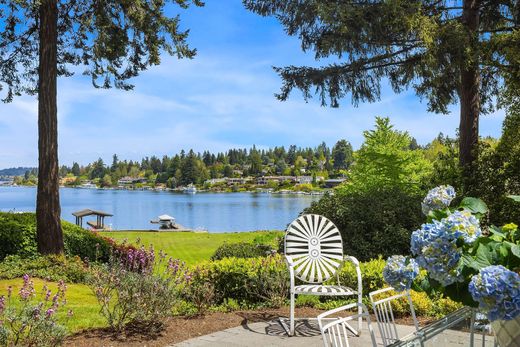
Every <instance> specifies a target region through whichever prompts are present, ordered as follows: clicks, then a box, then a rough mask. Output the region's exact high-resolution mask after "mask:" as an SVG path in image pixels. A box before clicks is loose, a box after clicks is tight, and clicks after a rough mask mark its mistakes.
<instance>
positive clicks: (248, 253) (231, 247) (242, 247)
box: [211, 242, 273, 260]
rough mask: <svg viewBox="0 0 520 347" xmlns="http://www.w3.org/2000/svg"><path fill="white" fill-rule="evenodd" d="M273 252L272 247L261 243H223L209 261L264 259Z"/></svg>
mask: <svg viewBox="0 0 520 347" xmlns="http://www.w3.org/2000/svg"><path fill="white" fill-rule="evenodd" d="M272 252H273V250H272V247H271V246H269V245H265V244H262V243H251V242H237V243H227V242H225V243H223V244H222V245H221V246H220V247H219V248H217V250H216V251H215V253H214V254H213V255H212V256H211V260H222V259H224V258H231V257H234V258H257V257H265V256H267V255H269V254H271V253H272Z"/></svg>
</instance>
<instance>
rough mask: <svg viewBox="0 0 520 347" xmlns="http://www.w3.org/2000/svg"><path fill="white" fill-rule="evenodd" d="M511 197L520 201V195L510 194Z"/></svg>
mask: <svg viewBox="0 0 520 347" xmlns="http://www.w3.org/2000/svg"><path fill="white" fill-rule="evenodd" d="M507 197H508V198H509V199H513V200H514V201H516V202H520V195H508V196H507Z"/></svg>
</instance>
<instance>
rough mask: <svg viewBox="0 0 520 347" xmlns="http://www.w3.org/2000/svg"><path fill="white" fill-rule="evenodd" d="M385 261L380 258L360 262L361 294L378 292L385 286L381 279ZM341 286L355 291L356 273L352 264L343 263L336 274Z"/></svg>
mask: <svg viewBox="0 0 520 347" xmlns="http://www.w3.org/2000/svg"><path fill="white" fill-rule="evenodd" d="M385 265H386V261H385V260H384V259H382V258H381V257H379V258H377V259H372V260H370V261H367V262H360V264H359V267H360V270H361V279H362V281H361V282H362V284H363V294H364V295H368V293H369V292H372V291H374V290H378V289H381V288H384V287H386V286H387V284H386V282H385V280H384V279H383V268H384V267H385ZM338 277H339V281H340V283H341V285H344V286H347V287H350V288H352V289H354V290H357V273H356V268H355V266H354V264H352V263H351V262H345V265H344V266H343V267H342V268H341V270H340V271H339V273H338Z"/></svg>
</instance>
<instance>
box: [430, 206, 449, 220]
mask: <svg viewBox="0 0 520 347" xmlns="http://www.w3.org/2000/svg"><path fill="white" fill-rule="evenodd" d="M449 214H450V210H449V209H444V210H434V211H430V212H429V213H428V223H431V222H432V220H441V219H443V218H446V217H448V215H449Z"/></svg>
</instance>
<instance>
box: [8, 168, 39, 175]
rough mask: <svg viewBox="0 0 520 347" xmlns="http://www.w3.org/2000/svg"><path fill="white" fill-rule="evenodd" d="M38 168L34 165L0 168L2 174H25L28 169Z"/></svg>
mask: <svg viewBox="0 0 520 347" xmlns="http://www.w3.org/2000/svg"><path fill="white" fill-rule="evenodd" d="M33 170H36V168H34V167H12V168H9V169H0V176H23V175H24V174H25V173H26V172H27V171H33Z"/></svg>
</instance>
